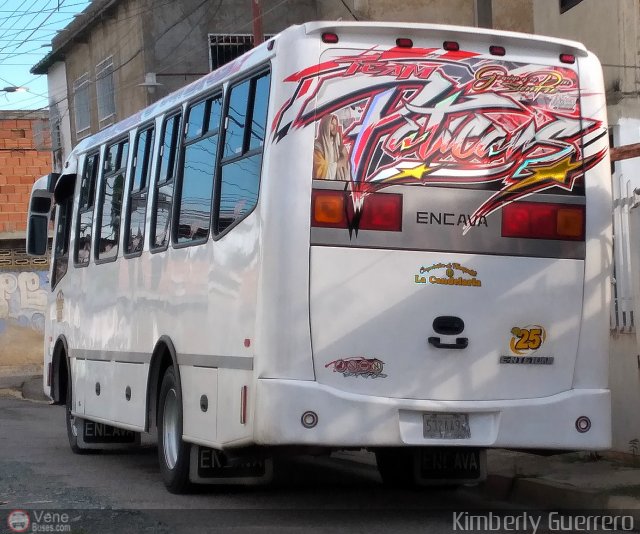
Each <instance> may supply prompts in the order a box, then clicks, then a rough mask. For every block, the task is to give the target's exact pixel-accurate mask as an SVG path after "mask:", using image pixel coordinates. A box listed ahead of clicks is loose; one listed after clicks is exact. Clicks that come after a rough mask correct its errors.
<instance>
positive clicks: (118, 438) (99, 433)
mask: <svg viewBox="0 0 640 534" xmlns="http://www.w3.org/2000/svg"><path fill="white" fill-rule="evenodd" d="M83 427H84V428H83V435H82V438H83V439H84V442H85V443H135V441H136V433H135V432H132V431H131V430H123V429H122V428H115V427H113V426H110V425H105V424H103V423H94V422H93V421H85V422H84V425H83Z"/></svg>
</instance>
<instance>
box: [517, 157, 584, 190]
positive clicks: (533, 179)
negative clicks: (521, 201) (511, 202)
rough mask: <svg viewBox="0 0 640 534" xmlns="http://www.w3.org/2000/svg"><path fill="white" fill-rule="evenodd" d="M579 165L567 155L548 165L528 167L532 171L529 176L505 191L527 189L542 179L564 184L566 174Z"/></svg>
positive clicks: (579, 163)
mask: <svg viewBox="0 0 640 534" xmlns="http://www.w3.org/2000/svg"><path fill="white" fill-rule="evenodd" d="M581 165H582V163H581V162H576V163H573V162H571V156H567V157H566V158H562V159H561V160H559V161H556V162H555V163H551V164H550V165H543V166H541V167H532V168H528V169H527V170H528V171H530V172H531V173H532V174H531V176H528V177H527V178H524V179H523V180H520V181H519V182H517V183H515V184H512V185H510V186H509V187H507V188H506V189H505V191H506V192H508V193H512V192H514V191H519V190H520V189H528V188H530V187H532V186H535V185H537V184H538V183H540V182H544V181H552V182H557V183H558V185H565V184H566V183H567V175H568V174H569V173H570V172H571V171H572V170H574V169H577V168H578V167H580V166H581Z"/></svg>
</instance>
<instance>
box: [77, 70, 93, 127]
mask: <svg viewBox="0 0 640 534" xmlns="http://www.w3.org/2000/svg"><path fill="white" fill-rule="evenodd" d="M73 111H74V113H75V121H76V133H77V134H79V133H81V132H84V131H85V130H88V129H89V128H91V111H90V109H89V73H87V72H85V73H84V74H83V75H82V76H80V77H79V78H78V79H77V80H76V81H75V82H73Z"/></svg>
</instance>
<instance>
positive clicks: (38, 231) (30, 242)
mask: <svg viewBox="0 0 640 534" xmlns="http://www.w3.org/2000/svg"><path fill="white" fill-rule="evenodd" d="M50 181H51V178H50V175H45V176H43V177H42V178H40V179H39V180H37V181H36V183H35V184H34V185H33V189H32V190H31V199H30V200H29V217H28V219H27V254H30V255H32V256H44V255H45V254H46V253H47V244H48V241H49V214H50V213H51V208H52V206H53V193H52V192H51V191H49V183H50Z"/></svg>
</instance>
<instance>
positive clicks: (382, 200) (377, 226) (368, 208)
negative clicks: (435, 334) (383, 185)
mask: <svg viewBox="0 0 640 534" xmlns="http://www.w3.org/2000/svg"><path fill="white" fill-rule="evenodd" d="M359 228H360V229H361V230H385V231H387V232H399V231H400V230H402V195H395V194H393V193H373V194H371V195H368V196H367V198H366V199H365V201H364V204H363V206H362V218H361V219H360V225H359Z"/></svg>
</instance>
